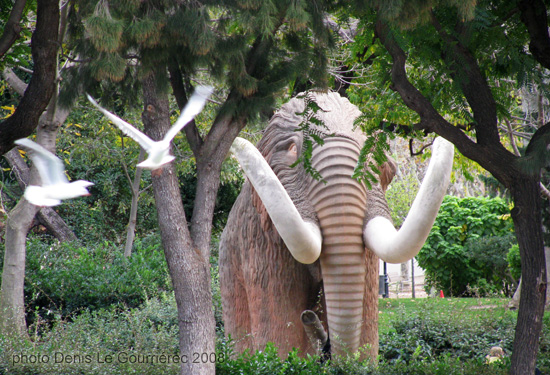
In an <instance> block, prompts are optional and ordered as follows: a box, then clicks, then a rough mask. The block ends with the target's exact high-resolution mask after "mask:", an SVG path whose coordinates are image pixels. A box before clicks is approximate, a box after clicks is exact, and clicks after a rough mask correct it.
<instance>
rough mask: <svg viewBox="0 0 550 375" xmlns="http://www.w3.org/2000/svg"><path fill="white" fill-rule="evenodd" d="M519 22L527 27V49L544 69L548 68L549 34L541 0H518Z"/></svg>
mask: <svg viewBox="0 0 550 375" xmlns="http://www.w3.org/2000/svg"><path fill="white" fill-rule="evenodd" d="M518 7H519V10H520V12H521V13H520V18H521V22H523V24H524V25H525V27H527V31H528V32H529V37H530V39H531V41H530V42H529V51H531V53H532V54H533V57H534V58H535V59H536V60H537V61H538V62H539V63H540V64H541V65H542V66H544V67H545V68H546V69H550V35H549V34H548V17H547V15H546V6H545V5H544V2H543V1H542V0H520V1H519V2H518Z"/></svg>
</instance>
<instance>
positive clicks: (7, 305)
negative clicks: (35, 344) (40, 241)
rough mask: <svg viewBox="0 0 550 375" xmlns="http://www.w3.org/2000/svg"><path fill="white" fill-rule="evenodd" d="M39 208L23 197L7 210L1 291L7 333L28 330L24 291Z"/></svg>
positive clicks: (1, 327)
mask: <svg viewBox="0 0 550 375" xmlns="http://www.w3.org/2000/svg"><path fill="white" fill-rule="evenodd" d="M37 212H38V207H37V206H34V205H32V204H30V203H29V202H27V201H26V200H25V199H21V200H20V201H19V203H17V205H16V206H15V208H14V209H13V210H12V211H11V212H10V213H9V214H8V221H7V225H6V249H5V252H4V268H3V270H2V289H1V292H0V313H1V314H0V332H2V333H3V334H6V335H17V336H22V335H25V334H26V332H27V323H26V322H25V293H24V286H25V257H26V240H27V232H28V230H29V228H30V226H31V224H32V221H33V219H34V216H35V215H36V213H37Z"/></svg>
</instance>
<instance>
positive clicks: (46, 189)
mask: <svg viewBox="0 0 550 375" xmlns="http://www.w3.org/2000/svg"><path fill="white" fill-rule="evenodd" d="M14 143H15V144H17V145H20V146H23V147H25V148H26V149H28V154H29V156H30V158H31V159H32V162H33V163H34V166H35V167H36V169H37V170H38V174H39V175H40V179H41V180H42V186H35V185H29V186H27V188H26V189H25V193H24V197H25V199H26V200H28V201H29V202H30V203H32V204H34V205H35V206H57V205H58V204H60V203H61V200H63V199H71V198H76V197H80V196H83V195H90V193H89V192H88V189H86V188H87V187H88V186H92V185H93V183H92V182H90V181H85V180H78V181H74V182H69V180H68V179H67V176H65V168H64V167H63V162H62V161H61V160H60V159H59V158H58V157H57V156H55V155H54V154H52V153H51V152H49V151H48V150H46V149H45V148H44V147H42V146H40V145H39V144H37V143H34V142H33V141H31V140H30V139H27V138H22V139H18V140H16V141H15V142H14Z"/></svg>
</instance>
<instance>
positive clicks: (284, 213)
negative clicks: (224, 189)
mask: <svg viewBox="0 0 550 375" xmlns="http://www.w3.org/2000/svg"><path fill="white" fill-rule="evenodd" d="M230 151H231V152H232V153H233V155H235V157H236V158H237V160H238V161H239V164H240V165H241V168H242V169H243V170H244V172H245V174H246V176H247V177H248V179H249V180H250V183H251V184H252V186H254V189H255V190H256V192H257V193H258V195H259V196H260V199H261V200H262V203H263V204H264V206H265V208H266V210H267V212H268V214H269V217H270V218H271V220H272V221H273V224H274V225H275V228H277V231H278V232H279V235H280V236H281V238H282V239H283V241H284V242H285V244H286V246H287V247H288V250H289V251H290V253H291V254H292V256H293V257H294V259H296V260H297V261H298V262H300V263H304V264H310V263H313V262H315V261H316V260H317V259H318V258H319V255H320V254H321V245H322V242H323V240H322V237H321V230H320V229H319V226H318V225H317V224H315V223H312V222H309V221H304V220H303V219H302V216H301V215H300V213H299V212H298V210H297V209H296V206H295V205H294V203H293V202H292V200H291V199H290V197H289V196H288V193H287V192H286V190H285V188H284V187H283V185H282V184H281V182H280V181H279V179H278V178H277V176H276V175H275V173H274V172H273V170H272V169H271V167H270V166H269V164H267V162H266V161H265V159H264V157H263V156H262V154H261V153H260V151H258V149H257V148H256V147H254V145H253V144H252V143H250V142H248V141H247V140H246V139H243V138H240V137H237V138H235V141H234V142H233V145H232V146H231V149H230Z"/></svg>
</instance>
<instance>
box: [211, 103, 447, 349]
mask: <svg viewBox="0 0 550 375" xmlns="http://www.w3.org/2000/svg"><path fill="white" fill-rule="evenodd" d="M310 95H312V96H313V97H314V101H315V102H316V103H317V104H318V105H319V107H320V108H321V110H320V111H318V112H317V113H316V117H317V118H318V119H320V120H322V121H323V122H324V124H325V126H326V128H325V127H322V126H317V125H314V124H311V125H310V129H313V130H314V131H315V132H316V133H317V134H320V135H321V136H322V137H324V143H323V145H316V144H315V145H314V147H313V154H312V157H311V163H312V165H313V167H314V168H315V169H316V170H317V171H318V172H319V173H320V174H321V176H322V179H321V180H316V179H314V178H312V177H311V175H310V174H309V173H306V171H305V169H304V166H303V163H299V164H297V165H296V166H292V165H293V164H294V163H295V162H296V161H297V160H298V158H300V156H301V152H302V147H303V134H302V132H299V131H296V129H297V127H298V126H299V124H300V123H301V122H302V121H303V117H302V116H300V115H299V113H301V112H303V111H304V109H305V102H304V100H303V99H298V98H294V99H292V100H290V101H289V102H288V103H287V104H285V105H283V106H282V108H281V109H280V110H279V111H278V112H277V113H276V114H275V115H274V116H273V118H272V119H271V121H270V123H269V126H268V127H267V128H266V130H265V133H264V135H263V138H262V139H261V140H260V142H259V143H258V145H257V148H256V147H254V146H253V145H252V144H251V143H250V142H248V141H246V140H244V139H241V138H237V139H236V140H235V142H234V143H233V146H232V147H231V152H232V154H233V155H234V156H235V157H236V158H237V160H238V161H239V163H240V165H241V167H242V169H243V170H244V172H245V174H246V176H247V182H246V183H245V184H244V186H243V188H242V191H241V193H240V195H239V196H238V198H237V200H236V202H235V204H234V206H233V208H232V210H231V213H230V215H229V219H228V221H227V225H226V228H225V230H224V232H223V235H222V238H221V242H220V259H219V267H220V285H221V295H222V307H223V320H224V323H225V331H226V334H227V335H230V336H231V337H232V339H233V340H234V341H235V346H236V350H237V351H244V350H245V349H247V348H250V349H252V350H263V348H264V347H265V345H266V343H268V342H273V343H275V345H276V346H277V347H278V348H279V350H280V352H281V353H287V352H289V351H290V350H292V349H293V348H298V349H299V350H300V352H301V353H302V354H305V353H312V352H314V351H316V349H318V348H315V345H313V344H312V343H314V342H316V340H311V339H310V338H311V337H312V334H311V333H312V331H311V329H305V328H307V325H308V324H309V322H311V321H314V322H315V321H317V330H313V332H316V333H317V334H316V336H315V337H317V338H318V339H320V340H321V342H323V341H324V339H323V337H322V336H323V334H324V330H327V331H328V336H329V342H330V350H331V353H332V354H344V353H353V352H356V351H358V350H359V348H362V347H364V348H366V349H365V352H364V355H366V356H370V357H375V356H376V355H377V353H378V264H379V258H381V259H383V260H385V261H387V262H390V263H401V262H405V261H407V260H408V259H411V258H412V257H414V256H415V255H416V254H417V253H418V251H419V250H420V249H421V247H422V245H423V244H424V241H425V240H426V238H427V236H428V234H429V232H430V229H431V226H432V225H433V222H434V220H435V217H436V215H437V212H438V210H439V206H440V205H441V201H442V199H443V196H444V194H445V192H446V189H447V186H448V183H449V178H450V172H451V167H452V160H453V151H454V147H453V146H452V144H450V143H449V142H447V141H445V140H443V139H442V138H436V141H435V142H434V146H433V155H432V159H431V161H430V165H429V167H428V171H427V173H426V177H425V178H424V181H423V184H422V186H421V189H420V191H419V193H418V195H417V197H416V199H415V201H414V203H413V205H412V207H411V209H410V211H409V215H408V217H407V219H406V220H405V222H404V223H403V225H402V227H401V228H400V230H399V231H397V230H396V229H395V228H394V226H393V224H392V222H391V218H390V213H389V208H388V205H387V202H386V200H385V196H384V192H385V189H386V187H387V185H388V184H389V182H390V181H391V179H392V178H393V175H394V173H395V166H394V165H393V164H392V163H389V162H386V163H384V164H383V165H382V166H380V170H381V174H380V177H379V183H378V184H376V185H373V186H372V189H367V187H366V186H365V184H363V183H361V182H359V181H358V180H356V179H354V178H352V177H351V176H352V173H353V170H354V168H355V166H356V164H357V161H358V157H359V153H360V150H361V147H362V145H363V143H364V141H365V136H364V135H363V134H362V133H361V131H360V130H359V129H357V128H356V127H354V120H355V119H356V118H357V117H358V116H359V115H360V111H359V110H358V109H357V107H355V106H354V105H352V104H351V103H350V102H349V101H348V100H347V99H345V98H342V97H340V95H338V94H337V93H326V94H322V93H316V94H315V93H311V94H310ZM303 312H304V314H303V315H302V313H303ZM317 318H318V319H317ZM319 321H320V322H322V323H321V324H322V325H321V324H319ZM323 327H324V329H323ZM315 337H314V338H315ZM317 342H318V341H317Z"/></svg>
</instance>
